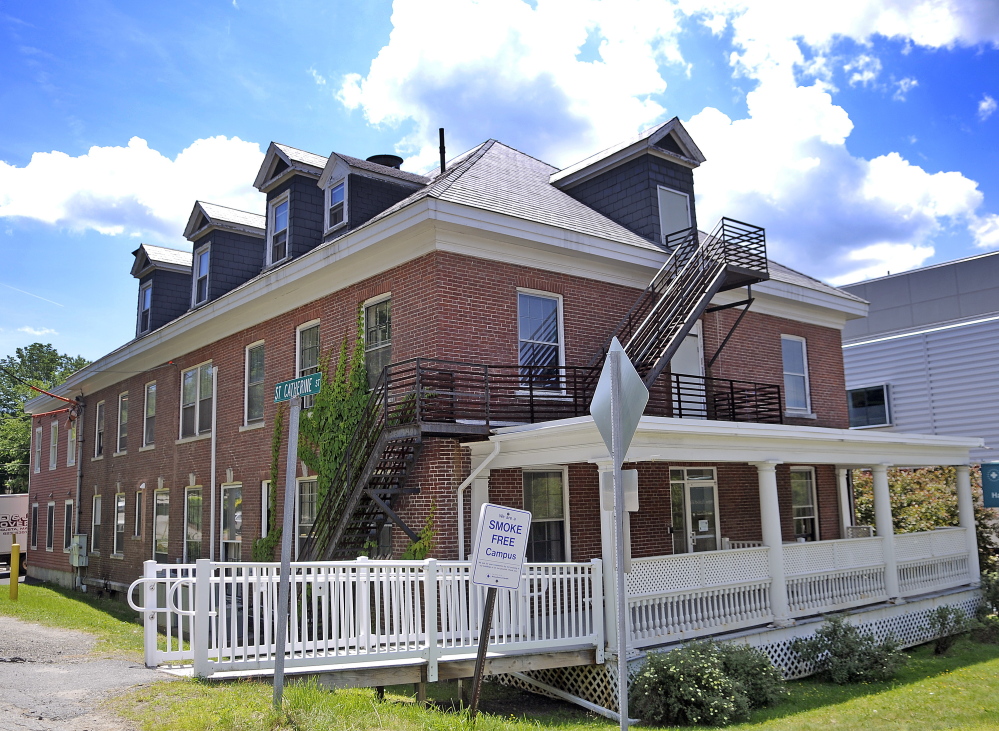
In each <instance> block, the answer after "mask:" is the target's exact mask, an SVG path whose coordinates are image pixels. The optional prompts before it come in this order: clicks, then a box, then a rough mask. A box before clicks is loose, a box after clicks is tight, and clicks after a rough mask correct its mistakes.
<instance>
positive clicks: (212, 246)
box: [184, 201, 267, 308]
mask: <svg viewBox="0 0 999 731" xmlns="http://www.w3.org/2000/svg"><path fill="white" fill-rule="evenodd" d="M266 222H267V219H266V217H264V216H262V215H260V214H259V213H249V212H248V211H238V210H236V209H234V208H227V207H225V206H219V205H215V204H214V203H205V202H203V201H197V202H196V203H195V204H194V209H193V210H192V211H191V216H190V218H189V219H188V221H187V228H186V229H185V230H184V238H186V239H187V240H188V241H190V242H191V243H192V244H193V245H194V261H193V265H192V266H193V271H192V273H191V279H190V280H189V282H188V291H189V298H188V306H189V307H192V308H193V307H200V306H201V305H204V304H206V303H208V302H211V301H212V300H216V299H218V298H219V297H221V296H222V295H224V294H225V293H226V292H229V291H231V290H233V289H235V288H236V287H238V286H239V285H241V284H242V283H243V282H246V281H248V280H250V279H253V277H255V276H257V275H258V274H260V270H261V269H262V268H263V265H264V237H265V234H266V231H265V228H266V225H267V223H266Z"/></svg>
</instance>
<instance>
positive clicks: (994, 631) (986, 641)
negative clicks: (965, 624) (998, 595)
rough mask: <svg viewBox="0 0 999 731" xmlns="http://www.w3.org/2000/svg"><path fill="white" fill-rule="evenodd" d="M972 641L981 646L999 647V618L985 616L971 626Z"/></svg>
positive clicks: (976, 619) (977, 618)
mask: <svg viewBox="0 0 999 731" xmlns="http://www.w3.org/2000/svg"><path fill="white" fill-rule="evenodd" d="M971 639H972V640H974V641H975V642H977V643H979V644H981V645H999V617H997V616H996V615H994V614H985V615H982V616H980V617H976V618H975V621H974V622H972V624H971Z"/></svg>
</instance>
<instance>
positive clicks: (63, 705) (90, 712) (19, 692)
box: [0, 617, 171, 731]
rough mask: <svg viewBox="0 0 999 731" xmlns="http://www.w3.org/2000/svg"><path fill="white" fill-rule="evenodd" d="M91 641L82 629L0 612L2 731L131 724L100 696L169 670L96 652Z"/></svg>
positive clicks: (89, 729)
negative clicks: (162, 670)
mask: <svg viewBox="0 0 999 731" xmlns="http://www.w3.org/2000/svg"><path fill="white" fill-rule="evenodd" d="M95 641H96V640H95V638H94V637H93V636H91V635H88V634H85V633H83V632H76V631H73V630H64V629H52V628H50V627H42V626H40V625H37V624H31V623H29V622H23V621H21V620H19V619H14V618H11V617H0V731H14V729H17V730H18V731H40V730H42V729H45V730H46V731H48V730H49V729H53V730H57V731H64V730H65V731H69V729H72V730H73V731H112V730H114V731H118V730H119V729H134V728H135V726H133V725H132V724H131V723H130V722H128V721H125V720H124V719H122V718H119V717H118V716H116V715H114V714H113V713H111V712H110V711H109V710H107V708H106V707H105V708H101V707H100V705H101V704H102V702H103V701H106V700H107V699H108V698H111V697H113V696H114V695H116V694H118V693H120V692H122V691H124V690H127V689H128V688H132V687H135V686H138V685H145V684H148V683H153V682H156V681H158V680H168V679H170V678H171V676H169V675H167V674H166V673H161V672H159V671H156V670H148V669H146V668H145V667H144V666H143V665H142V663H141V662H133V661H128V660H119V659H111V658H102V657H96V656H94V655H93V654H91V651H92V650H93V648H94V643H95ZM105 705H106V704H105Z"/></svg>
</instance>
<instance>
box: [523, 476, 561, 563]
mask: <svg viewBox="0 0 999 731" xmlns="http://www.w3.org/2000/svg"><path fill="white" fill-rule="evenodd" d="M528 472H561V473H562V515H563V516H564V517H563V519H562V522H563V527H562V529H563V532H564V541H565V559H564V561H572V526H571V524H570V522H569V467H568V465H559V464H556V465H532V466H531V467H525V468H523V469H521V471H520V492H521V500H524V498H525V497H526V496H525V495H524V474H526V473H528ZM523 504H524V506H525V509H526V500H525V501H524V503H523ZM531 522H532V523H533V522H534V520H533V519H532V521H531ZM537 522H539V523H541V522H551V521H540V520H539V521H537Z"/></svg>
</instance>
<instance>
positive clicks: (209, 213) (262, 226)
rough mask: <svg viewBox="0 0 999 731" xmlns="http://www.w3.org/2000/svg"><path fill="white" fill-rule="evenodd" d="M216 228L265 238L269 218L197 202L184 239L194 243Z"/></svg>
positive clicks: (188, 221)
mask: <svg viewBox="0 0 999 731" xmlns="http://www.w3.org/2000/svg"><path fill="white" fill-rule="evenodd" d="M216 228H221V229H226V230H229V231H235V232H237V233H242V234H247V235H249V236H255V237H258V238H263V236H264V232H265V230H266V228H267V218H266V217H265V216H262V215H260V214H259V213H250V212H249V211H240V210H237V209H235V208H228V207H227V206H220V205H217V204H215V203H206V202H205V201H195V202H194V208H193V209H192V210H191V215H190V217H189V218H188V219H187V228H185V229H184V238H186V239H187V240H188V241H193V240H194V239H196V238H198V237H199V236H203V235H204V234H205V233H207V232H208V231H211V230H212V229H216Z"/></svg>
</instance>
